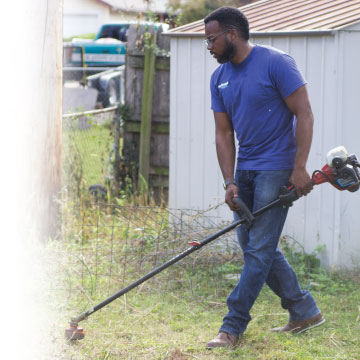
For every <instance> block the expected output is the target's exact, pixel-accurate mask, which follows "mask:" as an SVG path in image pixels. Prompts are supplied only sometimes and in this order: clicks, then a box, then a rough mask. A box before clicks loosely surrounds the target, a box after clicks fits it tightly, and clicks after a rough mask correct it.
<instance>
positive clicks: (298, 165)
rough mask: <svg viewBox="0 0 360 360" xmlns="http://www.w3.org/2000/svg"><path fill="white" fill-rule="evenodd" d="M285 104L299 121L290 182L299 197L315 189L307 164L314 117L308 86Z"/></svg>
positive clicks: (289, 97)
mask: <svg viewBox="0 0 360 360" xmlns="http://www.w3.org/2000/svg"><path fill="white" fill-rule="evenodd" d="M285 102H286V104H287V106H288V108H289V109H290V111H291V112H292V113H293V114H294V115H295V116H296V120H297V123H296V132H295V138H296V155H295V163H294V169H293V172H292V174H291V176H290V179H289V181H290V183H291V184H293V185H294V186H295V188H296V192H297V194H298V196H303V195H307V194H308V193H309V192H310V191H311V190H312V188H313V185H312V181H311V178H310V175H309V174H308V172H307V170H306V163H307V160H308V156H309V152H310V148H311V141H312V136H313V125H314V116H313V113H312V110H311V105H310V100H309V96H308V92H307V89H306V85H303V86H301V87H300V88H298V89H297V90H295V91H294V92H293V93H292V94H291V95H289V96H288V97H287V98H286V99H285Z"/></svg>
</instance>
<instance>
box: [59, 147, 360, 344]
mask: <svg viewBox="0 0 360 360" xmlns="http://www.w3.org/2000/svg"><path fill="white" fill-rule="evenodd" d="M326 159H327V163H326V164H325V165H324V166H323V168H322V169H321V170H316V171H314V172H313V174H312V181H313V184H314V185H319V184H322V183H325V182H329V183H330V184H331V185H333V186H334V187H335V188H336V189H338V190H348V191H351V192H354V191H357V190H358V189H359V186H360V172H359V168H360V164H359V162H358V160H357V158H356V156H355V155H350V156H349V155H348V153H347V151H346V149H345V148H344V147H343V146H339V147H337V148H335V149H333V150H331V151H329V152H328V154H327V156H326ZM297 199H298V196H297V194H296V190H295V188H294V187H293V186H289V187H286V186H285V187H282V188H281V189H280V193H279V196H278V198H277V199H276V200H274V201H273V202H271V203H270V204H268V205H266V206H264V207H263V208H261V209H259V210H257V211H255V212H254V213H251V212H250V210H249V209H248V208H247V206H246V205H245V204H244V203H243V201H242V200H241V199H239V198H234V199H233V202H234V203H235V204H236V205H237V206H238V208H239V210H237V212H238V215H239V217H240V219H239V220H237V221H235V222H233V223H232V224H230V225H228V226H227V227H225V228H224V229H222V230H220V231H218V232H217V233H215V234H213V235H211V236H209V237H207V238H206V239H204V240H203V241H201V242H198V241H190V242H189V245H190V246H191V247H189V248H188V249H187V250H185V251H183V252H182V253H180V254H178V255H176V256H175V257H173V258H172V259H170V260H169V261H167V262H165V263H164V264H162V265H160V266H158V267H156V268H154V269H153V270H152V271H150V272H149V273H148V274H146V275H145V276H143V277H141V278H140V279H138V280H136V281H135V282H133V283H132V284H130V285H128V286H127V287H125V288H123V289H122V290H120V291H118V292H117V293H116V294H114V295H112V296H110V297H109V298H107V299H105V300H104V301H102V302H101V303H100V304H98V305H96V306H94V307H93V308H91V309H90V310H87V311H86V312H84V313H82V314H80V315H79V316H76V317H73V318H72V319H71V321H70V328H68V329H66V330H65V337H66V338H67V339H69V340H80V339H83V338H84V336H85V332H84V329H83V328H80V327H79V322H80V321H83V320H85V319H86V318H88V317H89V316H90V315H92V314H94V313H95V312H96V311H98V310H100V309H102V308H103V307H105V306H106V305H108V304H110V303H111V302H113V301H114V300H116V299H117V298H119V297H120V296H122V295H124V294H126V293H127V292H129V291H130V290H132V289H134V288H136V287H137V286H139V285H140V284H142V283H143V282H145V281H147V280H149V279H150V278H152V277H153V276H155V275H156V274H158V273H160V272H161V271H163V270H165V269H166V268H168V267H169V266H171V265H173V264H175V263H177V262H178V261H180V260H181V259H183V258H184V257H186V256H188V255H190V254H191V253H193V252H194V251H197V250H199V249H201V248H202V247H203V246H205V245H206V244H208V243H210V242H212V241H214V240H215V239H217V238H218V237H220V236H221V235H224V234H226V233H227V232H229V231H230V230H232V229H234V228H236V227H237V226H239V225H241V224H245V225H246V226H247V227H249V228H250V227H251V226H252V225H253V223H254V221H255V219H256V217H257V216H259V215H261V214H262V213H264V212H265V211H267V210H269V209H270V208H272V207H274V206H279V205H282V206H290V205H291V204H292V203H293V202H294V201H295V200H297Z"/></svg>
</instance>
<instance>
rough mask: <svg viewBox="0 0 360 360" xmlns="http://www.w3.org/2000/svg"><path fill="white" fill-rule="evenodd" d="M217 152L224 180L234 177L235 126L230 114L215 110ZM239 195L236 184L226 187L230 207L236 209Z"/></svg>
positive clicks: (227, 201) (226, 199) (226, 198)
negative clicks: (235, 204) (233, 201)
mask: <svg viewBox="0 0 360 360" xmlns="http://www.w3.org/2000/svg"><path fill="white" fill-rule="evenodd" d="M214 117H215V138H216V152H217V157H218V161H219V165H220V169H221V172H222V175H223V178H224V181H226V180H231V179H233V178H234V169H235V154H236V151H235V142H234V128H233V126H232V123H231V120H230V119H229V117H228V115H227V114H226V113H224V112H216V111H214ZM234 197H238V188H237V186H236V185H234V184H229V185H228V186H227V187H226V194H225V202H226V203H227V204H228V205H229V207H230V209H231V210H233V211H235V210H236V207H235V206H234V204H233V203H232V199H233V198H234Z"/></svg>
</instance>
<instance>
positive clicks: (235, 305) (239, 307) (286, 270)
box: [220, 170, 320, 336]
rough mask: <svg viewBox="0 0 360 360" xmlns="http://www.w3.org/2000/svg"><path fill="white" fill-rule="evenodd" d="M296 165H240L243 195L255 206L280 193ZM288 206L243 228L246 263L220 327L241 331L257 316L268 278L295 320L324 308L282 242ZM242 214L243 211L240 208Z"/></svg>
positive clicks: (238, 180) (240, 229)
mask: <svg viewBox="0 0 360 360" xmlns="http://www.w3.org/2000/svg"><path fill="white" fill-rule="evenodd" d="M290 175H291V170H262V171H256V170H238V171H237V172H236V176H235V180H236V183H237V185H238V187H239V197H240V198H241V199H242V200H243V201H244V202H245V204H246V205H247V206H248V208H249V209H250V210H251V211H252V212H254V211H256V210H258V209H260V208H262V207H264V206H265V205H267V204H269V203H270V202H272V201H274V200H275V199H277V197H278V194H279V189H280V187H281V186H283V185H286V184H287V182H288V180H289V177H290ZM287 212H288V208H286V207H283V206H281V205H279V206H275V207H273V208H271V209H269V210H267V211H266V212H264V213H263V214H262V215H260V216H258V217H256V220H255V223H254V225H253V227H252V228H251V229H247V227H246V226H245V225H241V226H240V227H238V228H237V230H236V231H237V237H238V241H239V244H240V247H241V249H242V250H243V252H244V261H245V265H244V268H243V271H242V274H241V277H240V281H239V283H238V284H237V286H236V287H235V288H234V290H233V291H232V292H231V294H230V295H229V297H228V299H227V306H228V308H229V312H228V313H227V315H226V316H225V317H224V320H223V324H222V326H221V328H220V331H225V332H227V333H230V334H233V335H235V336H238V335H240V334H242V333H243V332H244V331H245V330H246V327H247V325H248V323H249V321H250V320H251V316H250V309H251V307H252V305H253V304H254V302H255V300H256V298H257V297H258V295H259V293H260V290H261V289H262V287H263V285H264V283H266V284H267V285H268V286H269V287H270V288H271V290H272V291H273V292H274V293H275V294H276V295H278V296H279V297H280V299H281V305H282V307H283V308H284V309H286V310H288V311H289V314H290V320H295V321H299V320H305V319H308V318H311V317H313V316H315V315H317V314H318V313H319V312H320V310H319V309H318V307H317V306H316V303H315V300H314V298H313V297H312V296H311V294H310V293H309V292H308V291H304V290H302V289H301V287H300V285H299V282H298V280H297V277H296V274H295V272H294V270H293V269H292V268H291V266H290V265H289V263H288V262H287V261H286V259H285V257H284V256H283V254H282V253H281V251H280V250H279V248H278V243H279V238H280V235H281V232H282V229H283V226H284V223H285V219H286V215H287ZM234 217H235V219H236V220H237V219H238V218H239V217H238V215H237V213H236V212H235V213H234Z"/></svg>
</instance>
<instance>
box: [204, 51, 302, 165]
mask: <svg viewBox="0 0 360 360" xmlns="http://www.w3.org/2000/svg"><path fill="white" fill-rule="evenodd" d="M304 84H306V81H305V80H304V78H303V77H302V75H301V73H300V71H299V69H298V67H297V66H296V63H295V61H294V59H293V58H292V57H290V56H289V55H287V54H285V53H284V52H282V51H280V50H277V49H275V48H272V47H270V46H260V45H255V46H254V47H253V49H252V51H251V52H250V54H249V55H248V57H247V58H246V59H245V60H244V61H243V62H241V63H240V64H232V63H231V62H227V63H225V64H222V65H220V66H219V67H218V68H217V69H216V70H215V71H214V73H213V74H212V77H211V82H210V88H211V109H212V110H214V111H216V112H225V113H227V115H228V116H229V118H230V120H231V121H232V124H233V127H234V130H235V133H236V137H237V139H238V142H239V151H238V162H237V169H238V170H281V169H291V168H292V167H293V165H294V159H295V151H296V144H295V126H296V119H295V116H294V114H293V113H292V112H291V111H290V110H289V108H288V107H287V105H286V103H285V101H284V99H285V98H287V97H288V96H289V95H291V94H292V93H293V92H294V91H295V90H296V89H298V88H299V87H301V86H303V85H304Z"/></svg>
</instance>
